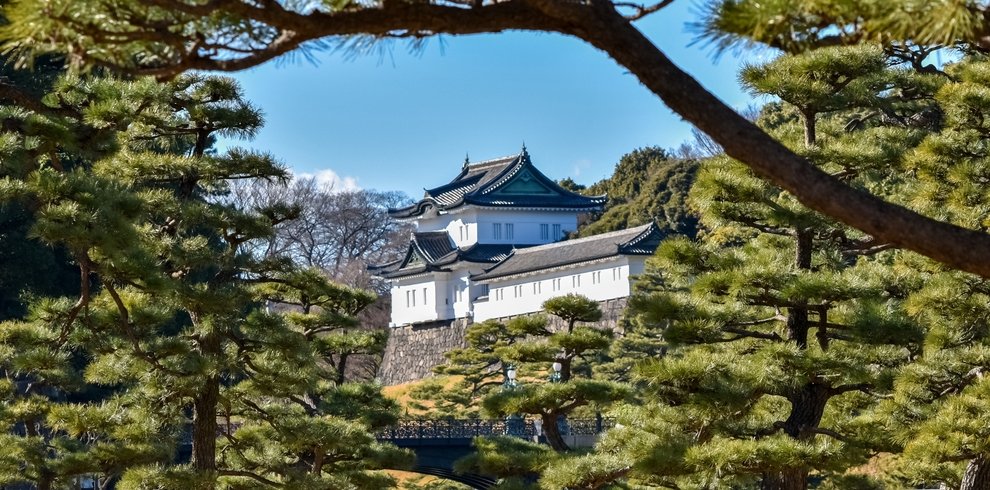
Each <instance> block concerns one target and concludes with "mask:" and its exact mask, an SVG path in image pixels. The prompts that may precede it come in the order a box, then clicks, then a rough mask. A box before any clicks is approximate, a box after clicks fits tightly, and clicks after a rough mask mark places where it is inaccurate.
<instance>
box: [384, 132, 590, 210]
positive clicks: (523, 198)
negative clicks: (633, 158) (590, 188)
mask: <svg viewBox="0 0 990 490" xmlns="http://www.w3.org/2000/svg"><path fill="white" fill-rule="evenodd" d="M517 177H519V178H523V180H524V181H525V183H524V184H523V186H526V185H528V186H529V187H528V189H530V190H534V191H536V193H532V192H526V191H520V190H519V188H517V189H512V188H511V186H512V185H513V182H514V181H515V179H516V178H517ZM464 204H473V205H478V206H492V207H524V208H530V207H535V208H554V209H561V208H563V209H580V210H597V209H601V208H602V207H603V206H604V205H605V196H594V197H588V196H583V195H581V194H576V193H573V192H570V191H568V190H566V189H564V188H562V187H560V186H559V185H557V183H556V182H554V181H552V180H550V179H549V178H547V177H546V176H545V175H543V173H541V172H540V171H539V170H537V169H536V167H534V166H533V164H532V162H531V161H530V158H529V153H528V152H527V151H526V148H525V147H524V148H523V150H522V152H520V153H519V154H517V155H511V156H507V157H501V158H496V159H493V160H485V161H483V162H476V163H467V162H465V165H464V167H462V168H461V172H460V173H459V174H458V175H457V176H456V177H454V179H453V180H451V181H450V182H449V183H447V184H444V185H442V186H439V187H434V188H432V189H426V192H425V193H424V196H423V199H421V200H420V201H419V202H417V203H415V204H413V205H411V206H407V207H404V208H401V209H390V210H389V214H390V215H391V216H392V217H395V218H400V219H401V218H415V217H417V216H420V215H422V214H423V213H424V212H426V211H427V209H429V208H430V207H435V208H437V209H440V210H449V209H454V208H457V207H460V206H462V205H464Z"/></svg>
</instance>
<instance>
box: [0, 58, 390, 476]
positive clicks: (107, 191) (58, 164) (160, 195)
mask: <svg viewBox="0 0 990 490" xmlns="http://www.w3.org/2000/svg"><path fill="white" fill-rule="evenodd" d="M4 110H5V111H6V114H4V115H5V116H6V117H7V120H8V124H6V125H5V128H7V131H6V132H5V133H3V134H2V135H0V142H2V143H0V151H3V152H4V157H3V158H2V159H3V161H4V162H5V163H6V164H7V165H8V168H9V169H10V175H11V177H7V178H5V179H4V180H3V181H2V185H0V196H2V198H4V199H10V198H18V199H22V200H25V201H28V202H31V203H32V204H33V207H34V208H35V209H37V222H36V224H35V225H34V227H33V233H35V234H36V235H37V236H38V237H39V238H40V239H41V240H43V241H45V242H46V243H49V244H53V245H61V246H64V247H66V248H67V249H68V250H69V251H70V253H71V254H72V256H73V258H74V259H75V261H76V264H77V266H78V267H79V270H80V283H81V285H80V289H81V290H82V293H81V294H80V296H79V298H78V300H76V301H70V300H65V299H51V300H39V301H37V302H35V304H33V305H32V315H31V316H30V317H29V318H28V319H27V320H26V321H23V322H8V323H4V324H3V328H2V332H3V333H2V337H0V338H2V340H3V344H2V345H3V346H4V348H5V349H8V352H10V353H11V355H10V356H8V357H6V358H5V361H4V366H3V367H4V372H5V373H6V375H7V380H8V381H7V386H6V390H5V395H6V396H7V406H11V407H21V408H20V409H17V410H8V411H5V412H3V416H4V418H5V422H7V423H8V427H10V428H11V430H10V432H9V433H8V434H7V435H5V437H6V438H7V439H8V441H7V442H9V443H10V445H11V446H10V447H12V448H13V447H16V448H18V449H17V450H16V451H11V452H9V453H7V455H6V456H5V459H4V460H3V461H2V462H0V470H2V471H0V478H2V479H3V480H5V481H27V482H31V483H33V484H34V485H36V486H37V487H39V488H52V487H53V486H56V485H65V484H66V483H68V481H70V480H71V479H72V478H76V477H78V476H79V475H81V474H96V475H98V477H99V478H100V479H101V481H102V482H104V483H106V484H110V483H111V482H114V481H117V483H116V484H117V485H118V486H119V487H121V488H145V487H147V486H154V487H157V488H215V487H217V486H226V487H243V486H245V485H266V486H283V485H289V486H297V487H305V488H341V487H355V488H380V487H382V486H383V485H387V484H388V483H389V481H390V479H389V478H388V477H387V476H385V475H383V474H381V473H378V472H375V471H373V470H375V469H377V468H381V467H384V466H388V465H394V464H399V463H401V461H402V460H403V459H404V458H405V455H404V453H402V452H400V451H397V450H395V449H394V448H390V447H389V446H386V445H382V444H379V443H378V442H376V441H375V439H374V437H373V435H372V434H371V431H372V430H374V429H375V428H378V427H382V426H384V425H387V424H389V423H391V422H393V421H394V420H395V417H396V412H397V410H396V407H395V405H394V402H391V401H389V400H387V399H385V398H383V397H382V395H381V394H380V392H379V390H378V388H377V387H375V386H373V385H359V384H341V383H340V381H341V376H340V373H339V371H338V370H337V369H335V366H336V367H339V363H340V362H341V359H342V356H344V355H346V354H347V353H349V352H350V349H352V348H353V347H355V346H358V345H364V344H365V342H364V341H361V340H360V339H357V338H354V337H350V336H349V332H347V330H346V327H348V326H350V325H352V324H353V322H354V320H353V318H354V315H355V314H357V313H358V312H359V311H360V310H361V309H363V308H364V307H365V306H367V305H368V304H369V303H370V302H372V301H373V300H374V296H373V295H372V294H370V293H368V292H364V291H360V290H355V289H352V288H347V287H344V286H340V285H336V284H332V283H330V282H328V281H327V280H326V279H325V278H323V277H322V276H320V275H319V274H316V273H314V272H312V271H307V270H304V269H300V268H298V267H296V266H293V265H292V264H291V263H290V262H288V261H286V260H282V259H280V258H278V257H256V256H254V255H252V254H250V253H248V248H249V247H247V245H246V244H247V243H248V242H250V241H251V240H255V239H264V238H266V237H268V236H269V235H270V234H271V233H272V227H273V226H277V225H278V224H279V223H280V222H282V221H284V220H287V219H291V218H292V216H293V214H294V210H293V209H292V208H290V207H285V206H278V205H276V206H270V207H267V208H264V209H257V210H246V209H237V208H235V207H232V206H229V205H226V204H223V203H222V202H221V201H220V200H219V199H217V197H218V195H219V194H220V193H222V192H224V190H225V189H226V186H227V183H228V182H229V181H230V180H232V179H254V178H268V179H284V178H285V177H286V173H285V171H284V169H282V168H281V166H280V165H278V164H277V163H276V162H275V161H274V160H273V159H272V158H271V157H270V156H268V155H264V154H260V153H253V152H247V151H244V150H238V149H233V150H229V151H228V152H226V153H216V152H211V151H209V150H210V148H211V145H212V143H213V140H214V138H215V137H216V136H217V135H221V134H222V135H227V136H234V137H237V136H242V137H243V136H250V135H251V134H253V133H254V132H255V131H256V130H257V128H258V127H259V126H260V124H261V116H260V112H259V111H258V110H257V109H256V108H254V107H252V106H251V105H250V104H248V103H247V102H244V101H243V99H242V95H241V92H240V89H239V88H238V87H237V85H236V84H235V83H234V82H233V81H231V80H229V79H225V78H220V77H203V76H187V77H181V78H179V79H176V80H175V81H173V82H170V83H166V84H161V83H156V82H154V81H152V80H135V81H130V82H123V81H115V80H110V79H100V78H86V79H80V78H68V79H65V80H63V81H61V82H60V83H59V85H58V86H57V87H56V89H55V90H54V91H53V93H51V94H49V95H47V96H46V97H45V99H44V101H43V102H39V103H38V104H37V106H36V107H27V108H24V107H10V106H7V107H5V108H4ZM70 163H71V165H70ZM272 302H281V303H297V304H302V305H303V307H302V308H301V309H300V310H299V311H293V312H287V313H278V312H270V311H267V310H268V309H267V308H266V307H265V305H266V303H269V304H270V303H272ZM362 335H363V334H362ZM80 384H86V385H90V386H102V387H105V388H106V389H107V390H108V392H107V393H106V394H105V395H104V396H103V397H101V398H100V399H98V400H95V401H85V400H83V401H73V400H72V398H71V396H72V393H75V392H78V387H79V385H80ZM190 415H191V417H190ZM190 418H191V420H190ZM187 439H188V440H189V441H191V447H190V446H189V445H186V443H185V442H183V441H185V440H187ZM46 447H52V448H56V449H57V450H55V451H52V450H45V449H44V448H46ZM184 453H185V454H188V453H191V456H190V455H187V456H185V457H188V458H190V459H191V461H190V464H188V465H187V464H176V461H177V458H178V459H182V458H183V454H184ZM118 480H119V481H118Z"/></svg>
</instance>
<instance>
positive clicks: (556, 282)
mask: <svg viewBox="0 0 990 490" xmlns="http://www.w3.org/2000/svg"><path fill="white" fill-rule="evenodd" d="M551 283H552V286H553V290H554V291H560V278H559V277H558V278H556V279H554V280H553V281H551Z"/></svg>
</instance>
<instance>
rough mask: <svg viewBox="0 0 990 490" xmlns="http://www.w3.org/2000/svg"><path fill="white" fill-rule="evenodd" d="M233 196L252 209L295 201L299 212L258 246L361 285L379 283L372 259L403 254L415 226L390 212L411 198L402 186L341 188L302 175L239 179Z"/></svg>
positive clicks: (259, 250)
mask: <svg viewBox="0 0 990 490" xmlns="http://www.w3.org/2000/svg"><path fill="white" fill-rule="evenodd" d="M228 199H229V201H230V202H231V203H232V204H233V205H235V206H238V207H242V208H252V209H264V208H266V207H269V206H272V205H275V204H276V203H279V202H288V203H290V204H291V205H292V206H294V207H295V208H296V212H297V217H296V218H295V219H293V220H289V221H286V222H284V223H281V224H280V225H279V226H278V227H277V228H276V231H275V235H273V236H271V237H269V238H268V239H267V240H264V241H258V242H256V243H254V252H255V253H256V254H258V255H260V256H266V257H272V256H276V255H277V256H286V257H289V258H291V259H292V260H293V261H294V262H295V263H297V264H300V265H304V266H308V267H315V268H318V269H321V270H323V271H324V272H325V273H326V274H327V275H329V276H330V277H331V278H333V279H335V280H338V281H340V282H344V283H347V284H350V285H354V286H358V287H365V288H367V287H372V286H373V284H372V283H371V282H370V276H368V274H367V272H366V268H367V266H368V265H370V264H376V263H382V262H388V261H391V260H395V259H397V258H399V255H400V254H401V253H402V252H404V251H405V242H406V236H407V235H408V234H409V231H410V229H411V228H410V225H408V224H405V223H400V222H398V221H396V220H394V219H392V218H391V217H390V216H389V215H388V209H389V208H396V207H401V206H403V205H405V204H407V203H408V202H409V198H408V197H407V196H406V195H405V194H403V193H401V192H396V191H384V192H383V191H375V190H363V189H362V190H345V191H338V190H337V189H335V188H334V187H333V185H331V184H326V183H320V182H319V181H317V180H316V179H315V178H299V179H294V180H292V182H291V183H290V184H288V185H283V184H280V183H276V182H260V183H257V184H241V183H235V184H232V185H231V192H230V194H229V196H228Z"/></svg>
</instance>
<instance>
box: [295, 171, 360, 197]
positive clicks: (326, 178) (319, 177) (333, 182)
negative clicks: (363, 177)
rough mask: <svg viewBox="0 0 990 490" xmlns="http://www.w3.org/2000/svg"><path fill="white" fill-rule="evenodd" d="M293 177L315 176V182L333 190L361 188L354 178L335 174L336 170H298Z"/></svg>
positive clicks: (346, 190) (343, 190) (305, 177)
mask: <svg viewBox="0 0 990 490" xmlns="http://www.w3.org/2000/svg"><path fill="white" fill-rule="evenodd" d="M293 177H294V178H300V179H311V178H315V179H316V182H317V183H319V184H321V185H325V186H328V187H330V188H331V189H333V191H334V192H348V191H359V190H361V186H359V185H358V182H357V179H356V178H354V177H341V176H340V175H338V174H337V172H334V171H333V170H330V169H324V170H319V171H317V172H316V173H309V172H300V173H298V174H294V176H293Z"/></svg>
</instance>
